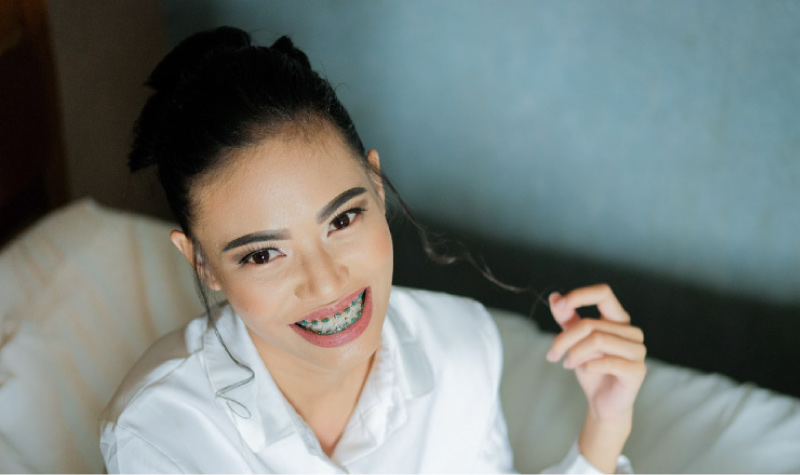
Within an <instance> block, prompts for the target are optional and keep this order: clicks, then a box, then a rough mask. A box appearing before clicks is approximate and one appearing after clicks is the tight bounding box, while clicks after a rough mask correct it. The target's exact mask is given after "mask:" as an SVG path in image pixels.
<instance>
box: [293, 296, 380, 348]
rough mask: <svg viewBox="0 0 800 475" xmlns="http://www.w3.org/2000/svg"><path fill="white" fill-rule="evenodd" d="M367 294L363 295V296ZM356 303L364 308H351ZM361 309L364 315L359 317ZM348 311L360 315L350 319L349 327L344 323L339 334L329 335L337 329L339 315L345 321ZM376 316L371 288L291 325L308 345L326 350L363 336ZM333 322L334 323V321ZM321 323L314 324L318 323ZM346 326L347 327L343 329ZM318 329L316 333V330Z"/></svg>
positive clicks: (335, 332) (336, 332)
mask: <svg viewBox="0 0 800 475" xmlns="http://www.w3.org/2000/svg"><path fill="white" fill-rule="evenodd" d="M362 294H363V296H362ZM356 300H358V301H360V302H361V305H356V307H351V304H353V303H356V304H357V302H355V301H356ZM358 307H361V308H362V310H361V312H360V313H361V315H358V313H359V312H358ZM347 308H354V309H355V312H356V315H355V316H352V317H347V318H349V324H348V325H347V326H344V325H343V324H342V325H340V328H339V330H338V331H333V332H331V333H328V331H327V329H335V321H336V315H337V314H339V315H341V316H342V317H340V319H342V320H341V321H342V322H344V321H346V320H343V318H344V315H346V314H347V313H348V312H345V309H347ZM371 317H372V292H371V290H370V288H369V287H367V288H364V289H362V290H359V291H357V292H354V293H352V294H350V295H348V296H347V297H345V298H343V299H342V300H340V301H339V302H337V303H336V304H335V305H331V306H330V307H326V308H323V309H320V310H317V311H315V312H313V313H310V314H308V315H306V317H305V318H304V319H303V320H300V321H299V322H296V323H292V324H290V325H289V326H290V327H291V328H292V330H294V331H295V333H297V334H298V335H300V336H301V337H303V339H305V340H306V341H307V342H309V343H311V344H313V345H315V346H320V347H323V348H333V347H337V346H342V345H345V344H347V343H349V342H351V341H353V340H355V339H356V338H358V337H359V336H361V334H362V333H364V331H365V330H366V329H367V326H369V322H370V319H371ZM325 319H328V321H327V322H323V320H325ZM331 319H333V320H331ZM315 320H316V321H317V322H318V323H317V324H316V328H315V324H314V323H313V322H314V321H315ZM342 327H344V328H342ZM323 328H325V329H326V331H325V332H324V334H320V333H318V331H319V330H321V329H323ZM315 330H316V331H315Z"/></svg>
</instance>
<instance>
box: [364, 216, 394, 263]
mask: <svg viewBox="0 0 800 475" xmlns="http://www.w3.org/2000/svg"><path fill="white" fill-rule="evenodd" d="M364 244H365V246H364V249H365V250H366V251H367V252H366V253H365V254H367V256H365V257H366V258H367V260H368V263H369V264H371V267H373V268H374V270H375V271H384V272H387V271H388V273H389V276H391V272H392V267H393V265H394V254H393V248H392V235H391V233H390V232H389V225H388V224H387V223H386V221H385V220H384V221H382V222H381V223H379V224H378V225H377V226H375V230H374V231H373V232H372V233H370V236H369V238H368V242H366V243H364Z"/></svg>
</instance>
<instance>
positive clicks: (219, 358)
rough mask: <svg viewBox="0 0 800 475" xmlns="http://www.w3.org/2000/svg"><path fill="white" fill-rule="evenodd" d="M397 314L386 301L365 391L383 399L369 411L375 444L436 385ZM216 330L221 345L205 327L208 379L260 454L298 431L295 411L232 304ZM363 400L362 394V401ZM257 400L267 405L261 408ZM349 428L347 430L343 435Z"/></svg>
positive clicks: (220, 402)
mask: <svg viewBox="0 0 800 475" xmlns="http://www.w3.org/2000/svg"><path fill="white" fill-rule="evenodd" d="M400 310H401V309H399V308H397V306H396V305H394V301H393V299H391V298H390V300H389V310H388V312H387V316H386V320H385V322H384V326H383V329H382V333H381V347H380V349H379V351H378V353H377V354H376V358H375V361H374V363H373V368H372V371H371V372H370V376H369V378H368V381H367V384H365V387H364V391H374V392H375V394H374V395H373V396H377V397H373V398H374V399H375V400H376V401H387V404H385V405H384V406H383V407H380V406H377V410H371V417H370V418H369V419H373V423H372V424H371V429H370V430H369V431H370V433H371V434H370V435H371V437H370V439H371V440H372V441H373V442H374V443H375V445H379V444H380V443H381V442H382V441H383V440H384V439H385V438H386V437H388V435H389V434H390V433H391V432H393V431H394V429H396V428H397V427H399V426H400V425H402V423H403V422H405V414H406V411H405V404H407V403H408V401H410V400H413V399H416V398H419V397H422V396H424V395H425V394H427V393H429V392H430V391H431V390H432V389H433V385H434V379H433V371H432V370H431V365H430V362H429V361H428V358H427V356H426V354H425V352H424V351H423V350H422V348H421V347H420V344H419V342H418V341H417V338H416V336H415V335H414V332H413V328H412V327H411V326H409V325H408V323H407V320H406V319H405V318H403V314H402V312H401V311H400ZM216 328H217V330H218V331H219V334H220V336H221V339H222V341H224V344H223V343H222V342H221V341H220V338H218V337H217V335H216V333H215V332H214V329H213V327H211V328H209V329H208V331H207V332H206V335H205V340H204V353H205V359H206V371H207V376H208V379H209V381H210V382H211V385H212V387H213V389H214V391H215V392H216V399H217V401H216V402H217V404H218V406H219V407H221V408H222V410H223V411H225V413H226V414H227V415H228V417H229V418H230V420H231V421H232V422H233V424H234V426H235V427H236V428H237V430H238V432H239V434H240V435H241V437H242V439H244V441H245V442H246V443H247V445H248V447H249V448H250V450H252V451H253V452H260V451H262V450H264V448H266V447H267V446H270V445H272V444H274V443H275V442H278V441H279V440H282V439H285V438H286V437H288V436H290V435H292V434H295V433H297V432H298V429H297V425H296V423H295V420H294V418H293V417H292V414H294V409H293V408H292V407H291V406H290V405H289V403H288V402H287V401H286V399H285V398H284V397H283V394H282V393H281V392H280V390H279V389H278V387H277V385H276V384H275V382H274V381H273V379H272V377H271V376H270V374H269V372H268V371H267V369H266V366H265V365H264V362H263V361H262V360H261V357H260V355H259V354H258V350H257V349H256V348H255V345H254V344H253V341H252V339H251V338H250V334H249V333H248V331H247V328H246V327H245V325H244V322H243V321H242V320H241V318H239V317H238V316H237V315H236V314H235V312H233V310H232V308H231V307H230V306H226V307H225V308H224V309H223V310H222V312H221V314H220V316H219V318H218V319H217V322H216ZM226 346H227V350H226ZM229 353H230V354H229ZM232 357H233V358H235V359H236V360H238V361H239V362H240V363H242V366H240V365H237V364H236V363H235V362H234V360H233V358H232ZM248 368H249V369H248ZM396 390H399V392H400V393H401V395H402V397H397V398H391V399H392V400H393V401H392V402H389V401H388V400H387V399H385V398H384V397H383V396H384V395H386V394H388V392H387V391H389V392H391V391H396ZM366 396H367V395H366V394H364V393H362V396H361V399H364V398H365V397H366ZM259 402H262V403H264V402H265V403H266V405H259ZM362 402H367V401H362V400H359V404H358V406H357V410H364V409H365V408H364V407H363V406H364V404H362ZM367 405H369V403H368V404H367ZM373 405H374V404H373ZM266 407H269V409H265V408H266ZM370 409H371V408H370ZM349 429H350V427H349V426H348V429H346V430H345V432H347V431H348V430H349ZM341 442H344V440H343V441H341ZM341 442H340V443H341ZM356 445H359V444H356ZM342 448H343V449H344V447H342ZM353 448H355V447H353ZM361 448H362V449H363V448H364V447H361ZM337 452H339V447H337ZM359 452H362V451H361V450H359ZM362 453H363V452H362ZM343 455H344V454H343ZM352 455H355V454H352ZM347 458H351V457H347Z"/></svg>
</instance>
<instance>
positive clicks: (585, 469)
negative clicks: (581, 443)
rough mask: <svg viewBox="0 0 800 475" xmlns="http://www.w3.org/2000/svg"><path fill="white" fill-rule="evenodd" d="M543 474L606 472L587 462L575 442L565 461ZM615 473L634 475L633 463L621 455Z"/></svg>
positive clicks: (549, 468) (544, 471)
mask: <svg viewBox="0 0 800 475" xmlns="http://www.w3.org/2000/svg"><path fill="white" fill-rule="evenodd" d="M542 473H590V474H601V473H605V472H601V471H600V470H598V469H597V468H595V467H594V465H592V464H591V463H589V461H588V460H586V459H585V458H584V457H583V455H581V452H580V450H578V442H577V441H575V442H574V443H573V444H572V447H571V448H570V449H569V452H567V456H566V457H564V460H562V461H561V463H559V464H557V465H553V466H552V467H548V468H547V469H545V470H543V471H542ZM615 473H633V467H631V462H630V460H628V457H625V456H624V455H620V456H619V458H618V459H617V470H616V472H615Z"/></svg>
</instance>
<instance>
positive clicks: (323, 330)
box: [296, 291, 366, 335]
mask: <svg viewBox="0 0 800 475" xmlns="http://www.w3.org/2000/svg"><path fill="white" fill-rule="evenodd" d="M365 292H366V291H365ZM363 310H364V292H361V293H360V294H359V295H358V297H356V298H355V300H353V301H352V302H350V305H348V306H347V307H345V309H344V310H342V311H341V312H339V313H337V314H335V315H331V316H329V317H325V318H323V319H321V320H312V321H309V320H302V321H299V322H297V323H296V325H298V326H300V327H302V328H304V329H306V330H308V331H311V332H314V333H316V334H317V335H333V334H336V333H339V332H340V331H342V330H345V329H346V328H347V327H349V326H350V325H352V324H354V323H355V322H356V321H357V320H358V319H359V318H361V312H362V311H363Z"/></svg>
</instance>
